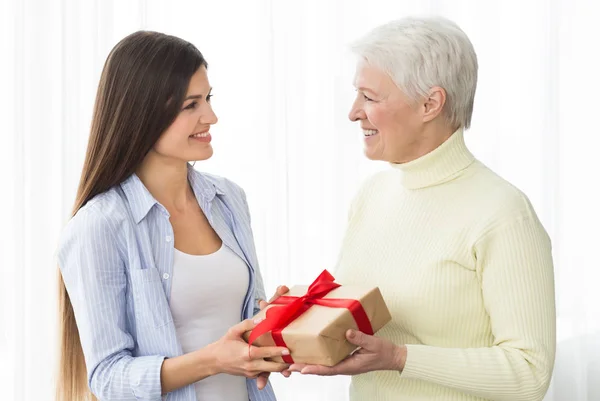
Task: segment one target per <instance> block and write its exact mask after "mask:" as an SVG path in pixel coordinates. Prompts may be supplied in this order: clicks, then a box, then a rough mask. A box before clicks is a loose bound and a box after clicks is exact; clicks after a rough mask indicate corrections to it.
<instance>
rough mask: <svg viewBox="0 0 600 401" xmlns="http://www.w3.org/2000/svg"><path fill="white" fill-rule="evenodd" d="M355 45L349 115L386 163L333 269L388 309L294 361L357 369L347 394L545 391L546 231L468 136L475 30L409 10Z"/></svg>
mask: <svg viewBox="0 0 600 401" xmlns="http://www.w3.org/2000/svg"><path fill="white" fill-rule="evenodd" d="M353 48H354V50H355V52H356V53H357V55H358V56H359V57H358V59H359V61H358V66H357V72H356V77H355V86H356V89H357V93H358V94H357V97H356V100H355V102H354V104H353V106H352V110H351V111H350V115H349V117H350V119H351V120H352V121H356V122H358V123H359V124H360V126H361V128H362V131H363V135H364V141H365V153H366V156H367V157H368V158H369V159H373V160H383V161H387V162H389V163H390V168H389V169H387V171H384V172H381V173H379V174H377V175H375V176H373V177H372V178H370V179H369V180H367V182H366V183H365V184H364V186H363V187H362V188H361V189H360V190H359V192H358V194H357V196H356V197H355V199H354V201H353V203H352V206H351V210H350V216H349V224H348V228H347V232H346V235H345V239H344V242H343V246H342V250H341V255H340V259H339V264H338V267H337V272H336V276H337V278H338V281H339V282H340V283H342V284H360V285H367V286H378V287H379V288H380V289H381V291H382V294H383V296H384V298H385V300H386V302H387V304H388V306H389V309H390V312H391V314H392V316H393V319H392V321H391V322H390V323H389V324H388V325H387V326H386V327H384V328H383V329H382V330H381V331H380V332H379V333H377V335H376V336H368V335H366V334H363V333H360V332H354V331H349V332H348V340H349V341H350V342H352V343H354V344H356V345H358V346H360V347H362V348H361V349H360V351H359V352H357V353H355V354H354V355H353V356H351V357H349V358H348V359H346V360H345V361H343V362H341V363H340V364H339V365H337V366H334V367H331V368H327V367H323V366H301V365H292V366H291V367H290V369H291V370H292V371H301V372H302V373H303V374H318V375H353V376H354V377H353V379H352V385H351V389H350V394H351V400H365V401H367V400H369V401H371V400H372V401H383V400H395V401H400V400H410V401H432V400H439V401H442V400H443V401H467V400H469V401H475V400H498V401H500V400H506V401H518V400H523V401H525V400H527V401H529V400H531V401H533V400H541V399H542V398H543V396H544V394H545V392H546V390H547V388H548V385H549V381H550V377H551V374H552V369H553V365H554V354H555V305H554V278H553V266H552V256H551V245H550V239H549V238H548V235H547V234H546V232H545V230H544V228H543V227H542V224H541V223H540V221H539V220H538V217H537V216H536V213H535V211H534V210H533V207H532V205H531V203H530V202H529V200H528V199H527V197H526V196H525V195H524V194H523V193H522V192H521V191H519V190H518V189H517V188H515V187H514V186H513V185H511V184H510V183H508V182H506V181H505V180H504V179H502V178H500V177H499V176H498V175H497V174H495V173H494V172H492V171H491V170H490V169H489V168H487V167H486V166H484V165H483V164H482V163H481V162H479V161H477V160H476V159H475V158H474V156H473V155H472V154H471V152H469V150H468V149H467V147H466V146H465V142H464V137H463V130H464V129H467V128H469V125H470V123H471V114H472V111H473V100H474V96H475V88H476V84H477V58H476V55H475V51H474V49H473V46H472V44H471V42H470V41H469V39H468V38H467V36H466V35H465V33H464V32H463V31H462V30H461V29H460V28H459V27H458V26H457V25H456V24H454V23H453V22H450V21H448V20H446V19H441V18H422V19H415V18H407V19H402V20H399V21H395V22H391V23H388V24H386V25H383V26H380V27H378V28H376V29H375V30H373V31H372V32H370V33H369V34H367V35H366V37H364V38H363V39H362V40H360V41H359V42H358V43H357V44H355V46H354V47H353ZM499 118H501V117H499ZM507 118H509V116H507ZM515 145H516V144H515ZM507 157H510V156H509V155H507Z"/></svg>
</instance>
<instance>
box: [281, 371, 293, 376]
mask: <svg viewBox="0 0 600 401" xmlns="http://www.w3.org/2000/svg"><path fill="white" fill-rule="evenodd" d="M281 374H282V375H283V377H290V376H291V375H292V372H291V371H290V370H289V369H286V370H284V371H283V372H281Z"/></svg>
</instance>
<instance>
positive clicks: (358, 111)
mask: <svg viewBox="0 0 600 401" xmlns="http://www.w3.org/2000/svg"><path fill="white" fill-rule="evenodd" d="M348 118H349V119H350V121H353V122H354V121H359V120H364V119H365V118H366V115H365V111H364V110H363V108H362V102H361V101H360V99H359V97H358V96H357V97H356V99H354V103H352V107H351V108H350V112H349V113H348Z"/></svg>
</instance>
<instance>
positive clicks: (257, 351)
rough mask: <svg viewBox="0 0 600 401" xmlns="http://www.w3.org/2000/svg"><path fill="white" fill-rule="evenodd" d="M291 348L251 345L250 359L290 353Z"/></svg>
mask: <svg viewBox="0 0 600 401" xmlns="http://www.w3.org/2000/svg"><path fill="white" fill-rule="evenodd" d="M289 354H290V350H288V349H287V348H283V347H254V346H253V347H250V354H249V355H250V359H265V358H274V357H276V356H284V355H289Z"/></svg>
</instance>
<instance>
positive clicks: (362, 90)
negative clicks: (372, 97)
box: [356, 86, 375, 93]
mask: <svg viewBox="0 0 600 401" xmlns="http://www.w3.org/2000/svg"><path fill="white" fill-rule="evenodd" d="M356 89H357V90H359V91H361V92H371V93H375V91H374V90H373V89H371V88H366V87H364V86H359V87H358V88H356Z"/></svg>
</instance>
